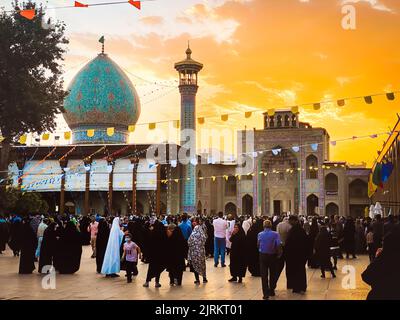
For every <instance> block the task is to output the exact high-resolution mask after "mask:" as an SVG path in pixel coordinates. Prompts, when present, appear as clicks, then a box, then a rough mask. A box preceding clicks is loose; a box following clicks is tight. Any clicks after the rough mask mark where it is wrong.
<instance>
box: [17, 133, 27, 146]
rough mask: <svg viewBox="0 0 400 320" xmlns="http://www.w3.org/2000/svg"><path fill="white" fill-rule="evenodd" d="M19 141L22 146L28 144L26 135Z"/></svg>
mask: <svg viewBox="0 0 400 320" xmlns="http://www.w3.org/2000/svg"><path fill="white" fill-rule="evenodd" d="M18 141H19V143H20V144H25V143H26V134H23V135H22V136H20V137H19V140H18Z"/></svg>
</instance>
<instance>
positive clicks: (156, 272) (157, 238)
mask: <svg viewBox="0 0 400 320" xmlns="http://www.w3.org/2000/svg"><path fill="white" fill-rule="evenodd" d="M166 242H167V234H166V233H165V227H164V225H163V224H162V223H161V222H160V221H158V220H156V221H155V222H154V224H153V226H152V227H151V228H150V237H149V243H148V256H147V258H148V261H149V269H148V270H147V276H146V282H145V283H144V285H143V286H144V287H146V288H147V287H148V286H149V282H150V281H151V279H152V278H155V281H156V288H159V287H161V284H160V274H161V272H163V271H164V269H165V263H166V255H167V252H166V249H165V246H166Z"/></svg>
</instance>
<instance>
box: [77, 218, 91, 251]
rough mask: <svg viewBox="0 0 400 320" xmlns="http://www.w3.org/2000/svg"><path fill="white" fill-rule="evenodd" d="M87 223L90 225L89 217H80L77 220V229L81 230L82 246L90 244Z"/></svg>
mask: <svg viewBox="0 0 400 320" xmlns="http://www.w3.org/2000/svg"><path fill="white" fill-rule="evenodd" d="M89 225H90V218H89V217H82V219H81V221H80V222H79V230H80V231H81V237H82V245H83V246H87V245H89V244H90V231H88V227H89Z"/></svg>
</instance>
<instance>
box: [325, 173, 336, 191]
mask: <svg viewBox="0 0 400 320" xmlns="http://www.w3.org/2000/svg"><path fill="white" fill-rule="evenodd" d="M325 190H326V192H327V194H328V195H329V194H332V195H336V194H337V193H338V190H339V179H338V176H337V175H336V174H334V173H332V172H331V173H329V174H327V175H326V177H325Z"/></svg>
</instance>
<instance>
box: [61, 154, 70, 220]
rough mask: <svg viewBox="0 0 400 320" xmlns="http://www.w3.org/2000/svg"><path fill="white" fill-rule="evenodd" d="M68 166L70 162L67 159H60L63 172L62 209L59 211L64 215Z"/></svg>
mask: <svg viewBox="0 0 400 320" xmlns="http://www.w3.org/2000/svg"><path fill="white" fill-rule="evenodd" d="M67 165H68V160H67V159H60V167H61V171H62V176H61V191H60V209H59V214H60V215H64V211H65V170H64V169H65V168H66V167H67Z"/></svg>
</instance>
